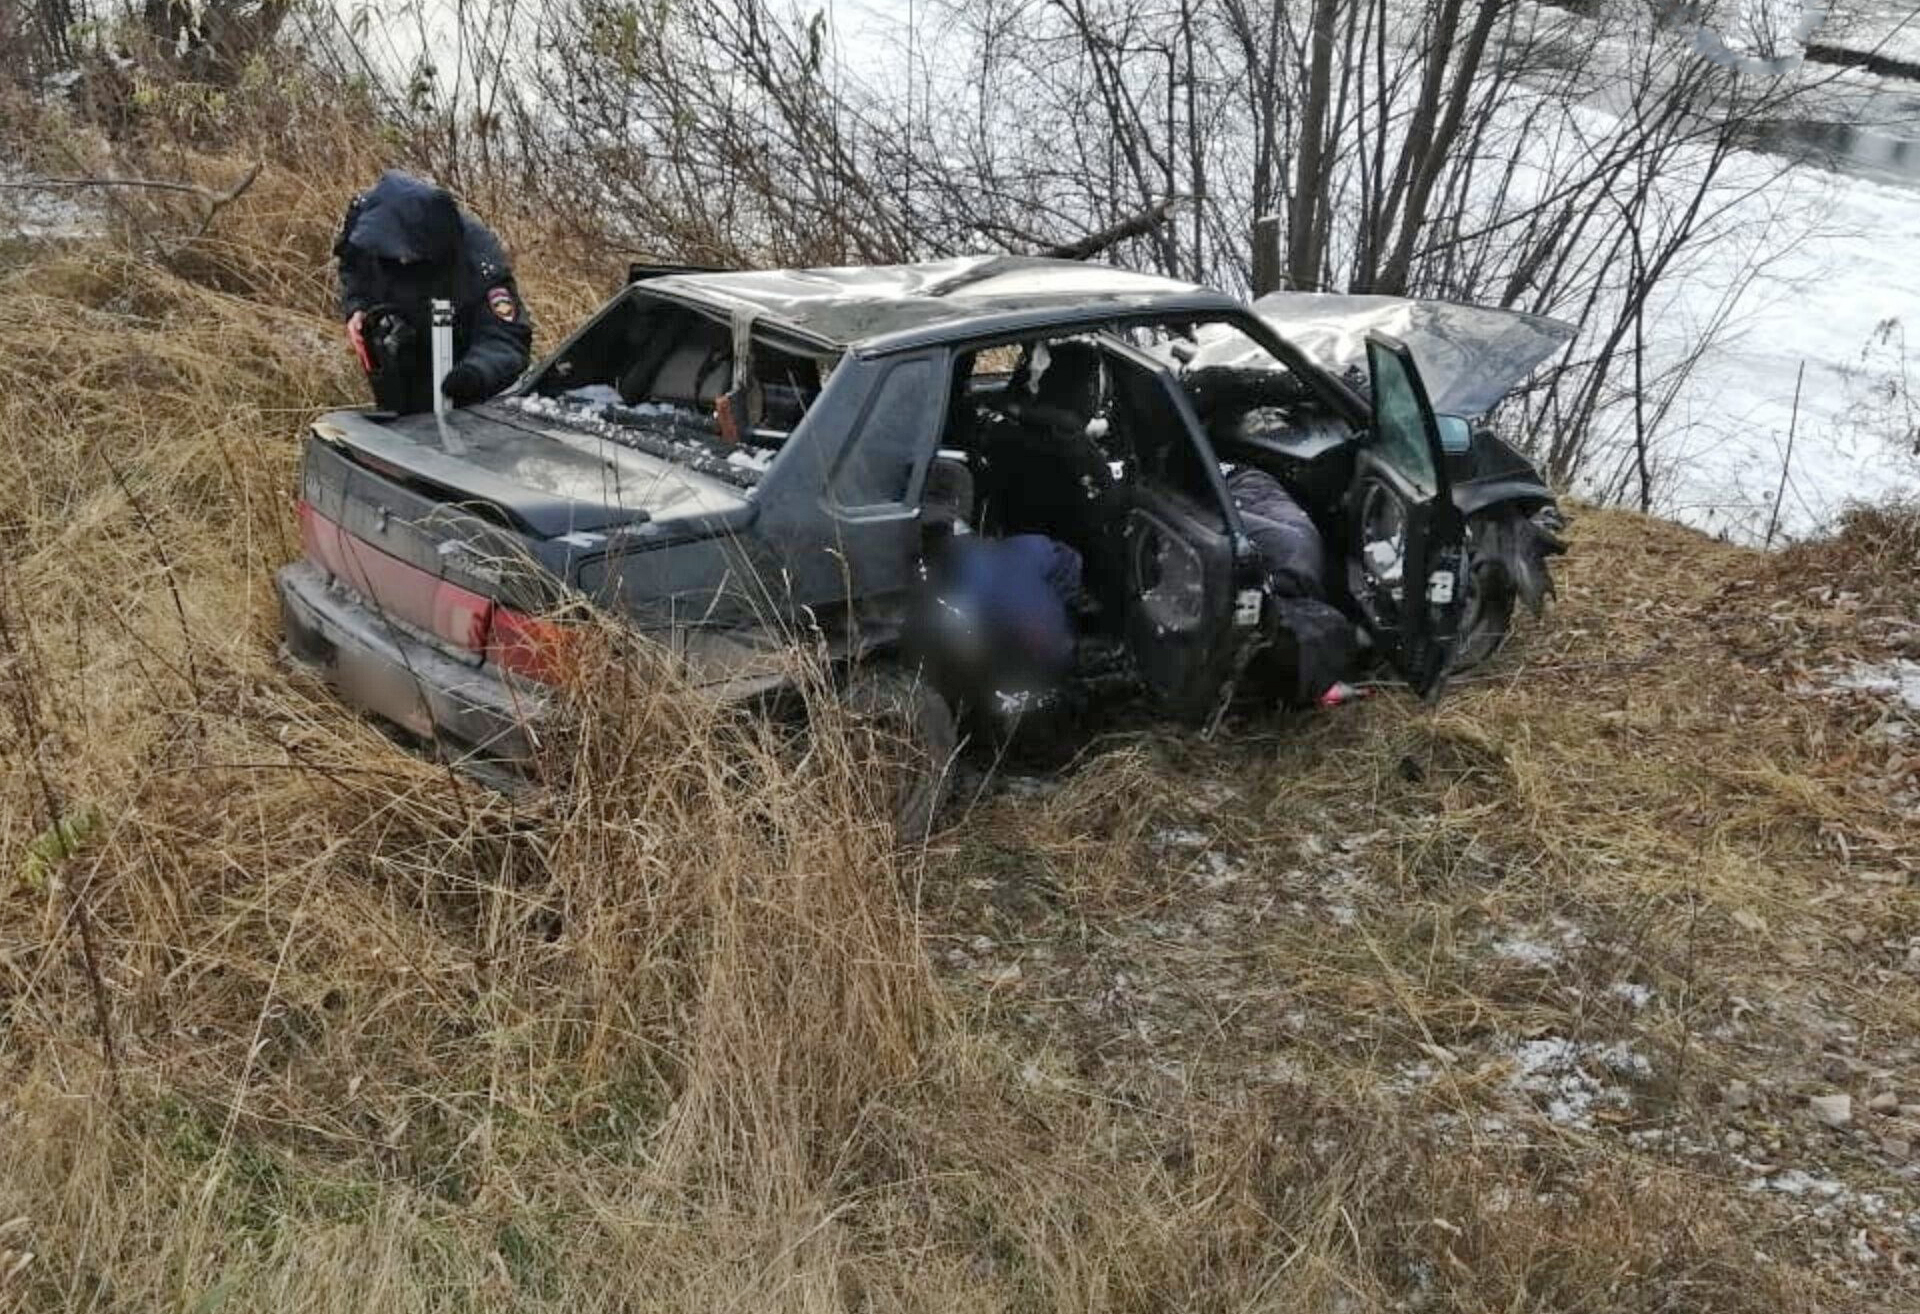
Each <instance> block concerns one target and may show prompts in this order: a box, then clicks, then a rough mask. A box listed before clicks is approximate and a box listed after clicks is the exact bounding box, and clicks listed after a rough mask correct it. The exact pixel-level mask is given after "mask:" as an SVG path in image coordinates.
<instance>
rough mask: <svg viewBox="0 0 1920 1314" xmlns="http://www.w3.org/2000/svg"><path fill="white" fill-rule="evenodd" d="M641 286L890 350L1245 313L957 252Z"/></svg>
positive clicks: (1097, 268)
mask: <svg viewBox="0 0 1920 1314" xmlns="http://www.w3.org/2000/svg"><path fill="white" fill-rule="evenodd" d="M640 286H641V287H642V288H643V289H644V290H645V291H647V292H659V293H664V294H667V295H670V296H674V297H676V298H681V299H685V300H689V301H697V302H702V303H705V304H707V305H709V306H712V307H715V308H718V309H722V310H725V311H727V312H728V313H729V314H737V313H738V312H741V311H746V312H748V313H750V314H752V315H753V316H754V317H755V318H757V319H761V320H765V321H770V322H773V323H778V324H780V325H783V326H785V327H787V328H789V329H792V330H795V331H797V332H799V333H801V334H803V335H805V336H807V337H810V338H813V339H816V340H818V341H821V342H824V343H828V344H831V345H833V346H837V347H844V348H854V349H858V350H861V351H865V352H874V353H878V352H885V351H897V350H903V349H906V348H910V347H917V346H925V345H929V344H932V343H937V342H951V341H955V340H958V339H963V338H974V337H981V336H986V335H989V334H992V333H995V332H999V331H1002V330H1004V331H1008V332H1015V331H1019V330H1022V329H1025V328H1028V327H1034V326H1044V325H1046V324H1050V323H1076V322H1088V321H1097V320H1100V319H1105V318H1111V317H1114V316H1116V315H1124V316H1128V317H1133V316H1140V315H1154V314H1161V313H1197V314H1218V313H1220V312H1223V311H1239V310H1243V309H1245V308H1244V307H1243V306H1242V305H1241V304H1240V303H1239V302H1238V301H1235V300H1234V299H1233V298H1232V297H1229V296H1227V295H1226V294H1225V293H1221V292H1215V291H1213V290H1211V289H1209V288H1204V287H1201V286H1199V285H1198V284H1194V283H1183V282H1180V281H1179V280H1177V279H1171V278H1162V277H1160V276H1158V275H1156V274H1141V273H1135V272H1133V271H1132V270H1126V269H1115V268H1113V267H1112V266H1109V265H1097V264H1088V263H1086V262H1084V261H1078V260H1050V259H1046V258H1044V257H1040V256H960V257H956V258H953V259H949V260H931V261H926V262H924V263H921V264H912V265H853V266H845V267H841V268H828V269H774V270H742V271H737V272H724V273H705V272H687V273H673V274H664V275H660V276H658V277H654V278H649V279H647V280H646V281H645V282H644V283H643V284H641V285H640Z"/></svg>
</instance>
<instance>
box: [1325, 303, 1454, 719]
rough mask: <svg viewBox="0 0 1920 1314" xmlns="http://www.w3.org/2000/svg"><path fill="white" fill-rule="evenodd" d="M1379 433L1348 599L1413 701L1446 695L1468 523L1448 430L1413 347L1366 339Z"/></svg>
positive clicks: (1372, 447) (1353, 507)
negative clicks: (1458, 502) (1443, 434)
mask: <svg viewBox="0 0 1920 1314" xmlns="http://www.w3.org/2000/svg"><path fill="white" fill-rule="evenodd" d="M1367 370H1368V374H1369V375H1370V377H1371V378H1372V381H1373V427H1372V431H1371V432H1370V433H1369V434H1368V435H1367V438H1366V441H1365V442H1364V443H1362V444H1361V446H1360V449H1359V452H1358V454H1357V456H1356V458H1355V461H1354V474H1353V485H1352V487H1351V488H1350V489H1349V490H1348V494H1347V496H1348V502H1347V507H1348V514H1349V524H1350V525H1351V526H1352V535H1353V541H1352V542H1350V543H1349V544H1348V545H1347V577H1348V591H1349V592H1350V593H1351V595H1352V596H1353V599H1354V601H1355V602H1356V603H1357V604H1358V605H1359V607H1360V610H1361V611H1362V613H1364V615H1365V618H1366V622H1367V627H1368V628H1369V629H1370V630H1371V631H1372V632H1373V637H1374V642H1375V643H1376V644H1378V645H1379V648H1380V650H1381V652H1382V653H1383V654H1384V655H1385V656H1386V658H1387V660H1388V661H1389V662H1391V663H1392V664H1393V666H1394V668H1395V669H1396V670H1398V671H1399V672H1400V674H1401V675H1402V676H1404V677H1405V678H1406V680H1407V683H1409V684H1410V685H1412V686H1413V689H1414V692H1415V693H1418V694H1420V695H1422V696H1423V697H1424V696H1431V695H1434V694H1437V693H1438V692H1439V688H1440V684H1441V681H1442V680H1443V679H1444V678H1445V676H1446V672H1447V666H1448V664H1449V661H1450V659H1451V657H1452V654H1453V645H1454V643H1455V641H1456V639H1457V636H1458V632H1459V622H1460V616H1461V613H1462V611H1463V610H1464V609H1465V606H1466V600H1467V599H1466V594H1467V590H1466V579H1465V576H1464V567H1465V562H1466V518H1465V517H1464V516H1462V515H1461V514H1460V511H1459V509H1458V508H1457V507H1455V506H1454V503H1453V490H1452V487H1451V486H1450V485H1449V483H1448V480H1447V466H1446V459H1445V453H1444V451H1443V449H1442V447H1441V444H1440V426H1439V425H1438V423H1437V422H1436V421H1435V420H1434V415H1433V407H1432V406H1431V405H1430V404H1429V403H1428V401H1427V391H1426V387H1425V385H1423V384H1422V383H1421V381H1420V371H1419V370H1418V369H1416V368H1415V367H1414V363H1413V353H1412V352H1411V351H1409V350H1408V349H1407V346H1406V344H1405V343H1402V342H1400V341H1398V340H1396V339H1394V338H1390V337H1388V336H1387V335H1386V334H1384V333H1377V332H1376V333H1369V334H1368V335H1367Z"/></svg>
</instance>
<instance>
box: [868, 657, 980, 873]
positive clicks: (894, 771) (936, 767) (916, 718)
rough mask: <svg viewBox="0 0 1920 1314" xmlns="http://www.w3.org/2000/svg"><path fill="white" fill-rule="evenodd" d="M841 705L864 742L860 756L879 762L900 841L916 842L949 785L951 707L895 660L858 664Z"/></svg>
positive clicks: (954, 743) (955, 741)
mask: <svg viewBox="0 0 1920 1314" xmlns="http://www.w3.org/2000/svg"><path fill="white" fill-rule="evenodd" d="M840 701H841V706H842V707H844V708H845V710H846V711H847V713H848V714H849V717H850V719H851V721H852V726H851V729H852V731H853V732H854V733H855V734H856V735H858V736H860V737H861V739H863V740H864V742H856V743H855V744H854V749H855V752H856V754H857V755H858V757H859V758H860V759H861V760H864V761H872V762H876V763H883V764H884V765H885V779H884V781H883V788H884V789H885V790H886V805H887V811H888V813H889V814H890V815H891V816H892V818H893V826H894V834H895V836H896V837H897V838H898V839H899V841H900V842H901V843H902V844H918V843H921V842H922V841H924V840H925V839H926V838H927V836H928V835H929V834H930V833H931V832H932V830H933V822H934V818H935V817H937V816H938V815H939V813H940V806H941V804H943V803H945V802H946V799H947V795H948V793H949V792H950V791H951V789H952V787H953V760H954V755H955V754H956V753H957V752H958V750H959V734H958V732H957V731H956V729H955V728H954V721H953V710H952V709H951V708H950V707H948V706H947V700H946V699H944V698H942V697H941V696H940V694H939V692H938V691H936V690H935V689H934V688H933V686H932V685H931V684H929V683H928V682H927V681H926V680H925V679H924V678H923V677H922V676H921V675H920V673H919V672H918V671H908V670H904V669H902V668H900V667H897V666H873V667H862V668H860V669H858V670H856V671H854V672H853V674H852V675H851V676H850V677H849V678H848V681H847V685H846V688H845V689H844V690H843V691H842V692H841V695H840Z"/></svg>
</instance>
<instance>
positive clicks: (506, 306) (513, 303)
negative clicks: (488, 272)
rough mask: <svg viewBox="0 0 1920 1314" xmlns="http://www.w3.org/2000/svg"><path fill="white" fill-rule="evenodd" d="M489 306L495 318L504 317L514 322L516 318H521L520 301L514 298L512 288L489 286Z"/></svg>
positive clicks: (503, 318)
mask: <svg viewBox="0 0 1920 1314" xmlns="http://www.w3.org/2000/svg"><path fill="white" fill-rule="evenodd" d="M487 308H488V309H489V310H491V311H492V312H493V317H494V318H495V319H502V320H505V321H507V322H508V323H512V322H513V321H514V320H516V319H518V318H520V303H519V301H517V300H515V299H514V295H513V291H512V289H510V288H506V287H493V288H488V289H487Z"/></svg>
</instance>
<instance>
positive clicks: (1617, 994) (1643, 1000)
mask: <svg viewBox="0 0 1920 1314" xmlns="http://www.w3.org/2000/svg"><path fill="white" fill-rule="evenodd" d="M1607 990H1608V993H1609V994H1611V995H1613V997H1614V998H1616V999H1624V1000H1625V1001H1626V1002H1627V1003H1628V1004H1630V1005H1632V1006H1633V1007H1634V1008H1645V1007H1646V1006H1647V1005H1648V1004H1650V1003H1652V1002H1653V987H1652V986H1650V985H1641V984H1640V983H1639V982H1638V981H1615V982H1614V983H1613V984H1612V985H1611V986H1609V987H1608V988H1607Z"/></svg>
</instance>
